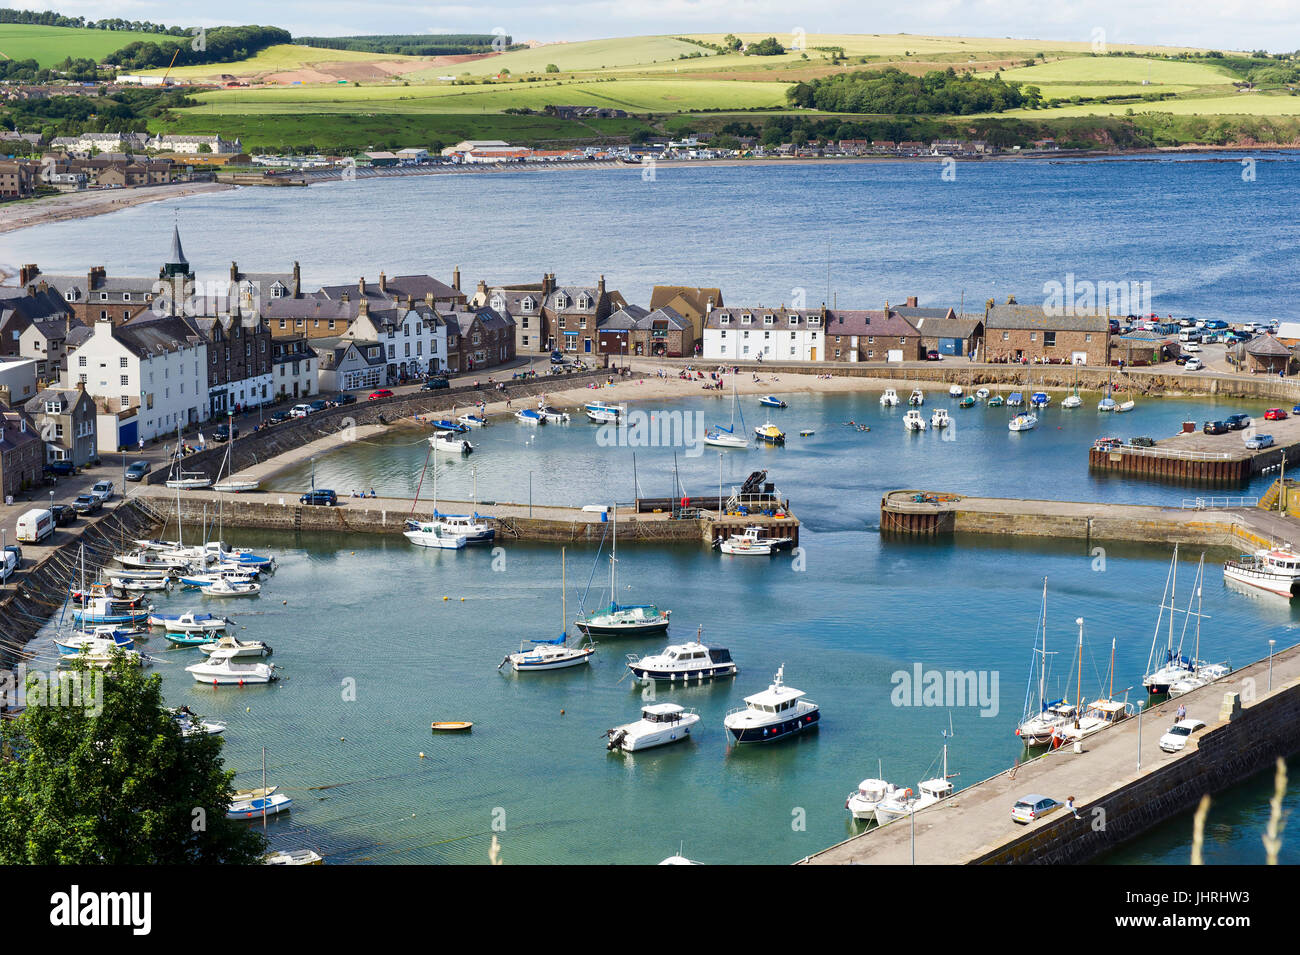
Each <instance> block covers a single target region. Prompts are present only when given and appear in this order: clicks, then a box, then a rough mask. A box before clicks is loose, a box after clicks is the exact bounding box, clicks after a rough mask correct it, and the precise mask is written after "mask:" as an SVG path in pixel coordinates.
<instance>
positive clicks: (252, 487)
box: [212, 478, 262, 494]
mask: <svg viewBox="0 0 1300 955" xmlns="http://www.w3.org/2000/svg"><path fill="white" fill-rule="evenodd" d="M261 486H262V482H261V481H253V480H248V479H244V478H226V479H225V480H224V481H218V482H217V483H216V484H214V485H212V490H214V491H221V492H223V493H226V494H245V493H247V492H249V491H256V490H257V489H258V488H260V487H261Z"/></svg>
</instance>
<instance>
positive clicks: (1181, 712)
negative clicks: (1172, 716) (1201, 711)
mask: <svg viewBox="0 0 1300 955" xmlns="http://www.w3.org/2000/svg"><path fill="white" fill-rule="evenodd" d="M1185 719H1187V705H1186V704H1184V703H1179V704H1178V721H1179V722H1180V723H1181V722H1182V721H1183V720H1185Z"/></svg>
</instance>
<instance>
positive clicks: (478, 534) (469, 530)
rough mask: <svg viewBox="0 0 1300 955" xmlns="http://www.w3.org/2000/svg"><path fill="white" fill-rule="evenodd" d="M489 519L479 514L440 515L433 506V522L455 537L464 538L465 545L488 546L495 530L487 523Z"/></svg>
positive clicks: (494, 534)
mask: <svg viewBox="0 0 1300 955" xmlns="http://www.w3.org/2000/svg"><path fill="white" fill-rule="evenodd" d="M490 520H492V518H490V517H483V516H482V515H481V514H478V513H475V514H442V513H439V511H438V509H437V507H436V506H435V508H434V511H433V521H432V522H431V523H436V524H438V525H439V526H441V527H442V529H443V530H444V531H445V532H447V533H449V534H451V535H453V536H456V537H463V538H465V543H466V544H489V543H491V542H492V541H493V540H495V539H496V536H497V532H496V528H495V527H493V526H492V525H491V524H490V523H488V521H490Z"/></svg>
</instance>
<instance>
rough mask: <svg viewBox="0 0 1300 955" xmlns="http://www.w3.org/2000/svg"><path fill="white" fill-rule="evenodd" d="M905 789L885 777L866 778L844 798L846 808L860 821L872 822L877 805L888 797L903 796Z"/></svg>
mask: <svg viewBox="0 0 1300 955" xmlns="http://www.w3.org/2000/svg"><path fill="white" fill-rule="evenodd" d="M902 793H903V789H902V787H900V786H895V785H894V784H893V783H891V782H889V781H887V780H884V779H864V780H862V782H860V783H858V788H857V789H855V790H853V792H851V793H849V795H848V798H847V799H845V800H844V808H845V809H847V810H848V811H849V812H850V813H851V814H852V815H853V818H854V819H857V820H859V821H860V822H872V821H874V820H875V818H876V807H877V806H879V805H880V804H881V803H882V802H884V801H885V800H887V799H895V798H901V797H902Z"/></svg>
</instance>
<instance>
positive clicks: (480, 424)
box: [456, 412, 488, 428]
mask: <svg viewBox="0 0 1300 955" xmlns="http://www.w3.org/2000/svg"><path fill="white" fill-rule="evenodd" d="M456 422H457V423H458V424H463V425H464V426H465V427H467V428H486V427H487V423H488V419H487V418H485V417H483V415H477V414H473V413H472V412H471V413H467V414H463V415H461V416H460V417H459V418H457V419H456Z"/></svg>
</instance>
